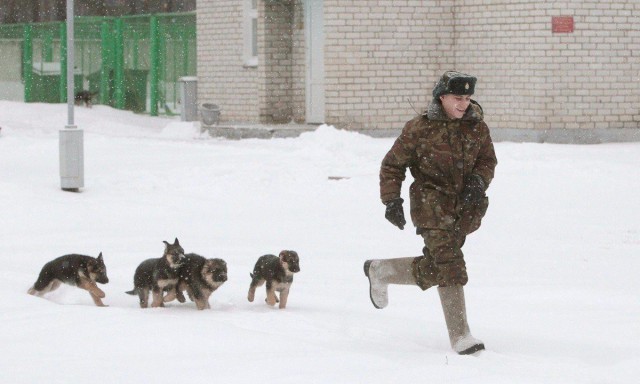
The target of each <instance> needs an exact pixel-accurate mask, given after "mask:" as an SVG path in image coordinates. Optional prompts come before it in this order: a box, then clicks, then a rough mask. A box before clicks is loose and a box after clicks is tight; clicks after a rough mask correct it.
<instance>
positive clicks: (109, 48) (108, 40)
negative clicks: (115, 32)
mask: <svg viewBox="0 0 640 384" xmlns="http://www.w3.org/2000/svg"><path fill="white" fill-rule="evenodd" d="M109 32H110V30H109V23H107V22H106V21H105V22H103V23H102V25H101V26H100V39H101V51H102V63H101V65H100V104H103V105H107V104H109V103H110V100H109V78H110V76H111V70H112V68H113V40H112V36H111V34H110V33H109Z"/></svg>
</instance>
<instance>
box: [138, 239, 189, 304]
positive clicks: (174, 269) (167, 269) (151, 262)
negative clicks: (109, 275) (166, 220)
mask: <svg viewBox="0 0 640 384" xmlns="http://www.w3.org/2000/svg"><path fill="white" fill-rule="evenodd" d="M163 243H164V244H165V248H164V254H163V255H162V257H160V258H158V259H147V260H145V261H143V262H142V263H140V265H139V266H138V268H136V272H135V274H134V275H133V287H134V288H133V289H132V290H131V291H127V293H128V294H130V295H135V294H137V295H138V297H139V298H140V308H147V307H148V306H149V291H152V292H153V301H152V302H151V306H152V307H154V308H155V307H163V306H164V303H163V297H162V296H163V293H164V292H169V294H172V295H175V289H176V285H177V284H178V271H179V268H180V266H181V265H182V263H183V262H184V249H182V247H181V246H180V242H179V241H178V239H177V238H176V239H175V241H174V242H173V244H169V243H167V242H166V241H163Z"/></svg>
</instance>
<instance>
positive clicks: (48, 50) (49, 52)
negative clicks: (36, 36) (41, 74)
mask: <svg viewBox="0 0 640 384" xmlns="http://www.w3.org/2000/svg"><path fill="white" fill-rule="evenodd" d="M43 43H44V46H43V47H42V53H43V55H44V57H43V59H44V60H43V61H44V62H45V63H50V62H52V61H53V32H51V31H46V32H45V34H44V42H43Z"/></svg>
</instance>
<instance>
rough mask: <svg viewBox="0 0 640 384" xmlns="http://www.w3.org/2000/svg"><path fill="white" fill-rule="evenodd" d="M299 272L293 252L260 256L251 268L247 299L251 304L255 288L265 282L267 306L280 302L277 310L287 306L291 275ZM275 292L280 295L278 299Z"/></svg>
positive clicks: (291, 281)
mask: <svg viewBox="0 0 640 384" xmlns="http://www.w3.org/2000/svg"><path fill="white" fill-rule="evenodd" d="M297 272H300V259H299V258H298V254H297V253H296V252H295V251H286V250H285V251H282V252H280V255H279V256H275V255H264V256H261V257H260V258H259V259H258V261H257V262H256V265H255V267H253V273H251V274H250V276H251V285H250V286H249V295H248V297H247V299H249V301H250V302H253V299H254V298H255V294H256V288H257V287H259V286H261V285H262V284H264V283H265V281H266V282H267V298H266V299H265V301H266V302H267V304H269V305H271V306H274V305H276V303H277V302H280V305H279V308H280V309H284V308H285V307H286V306H287V299H288V298H289V289H290V288H291V284H292V283H293V274H294V273H297ZM276 291H277V292H279V293H280V298H279V299H278V297H277V296H276Z"/></svg>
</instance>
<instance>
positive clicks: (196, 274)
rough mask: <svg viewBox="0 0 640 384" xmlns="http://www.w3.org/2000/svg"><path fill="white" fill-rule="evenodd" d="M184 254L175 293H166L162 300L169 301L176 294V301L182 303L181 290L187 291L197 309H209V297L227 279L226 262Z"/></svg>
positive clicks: (183, 300) (193, 254)
mask: <svg viewBox="0 0 640 384" xmlns="http://www.w3.org/2000/svg"><path fill="white" fill-rule="evenodd" d="M184 256H185V261H184V263H182V266H181V267H180V271H179V277H180V278H179V281H178V286H177V289H176V291H175V293H176V294H175V295H173V294H172V292H170V293H168V294H167V296H165V298H164V301H165V302H168V301H171V300H173V299H174V298H176V296H177V298H178V301H180V302H181V303H184V302H185V299H184V295H183V294H182V292H183V291H187V294H188V295H189V298H190V299H191V301H193V302H195V303H196V307H197V308H198V309H199V310H202V309H205V308H206V309H209V308H211V306H210V305H209V297H210V296H211V294H212V293H213V292H214V291H215V290H216V289H218V288H220V286H221V285H222V284H223V283H224V282H225V281H227V263H226V262H225V261H224V260H222V259H206V258H204V257H202V256H200V255H198V254H195V253H188V254H186V255H184Z"/></svg>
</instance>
